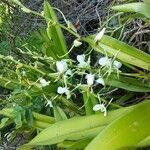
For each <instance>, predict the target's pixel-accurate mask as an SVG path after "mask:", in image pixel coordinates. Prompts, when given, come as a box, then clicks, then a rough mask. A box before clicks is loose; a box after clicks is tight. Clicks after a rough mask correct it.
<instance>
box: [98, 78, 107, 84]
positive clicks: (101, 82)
mask: <svg viewBox="0 0 150 150" xmlns="http://www.w3.org/2000/svg"><path fill="white" fill-rule="evenodd" d="M96 83H99V84H102V85H105V82H104V79H103V78H99V79H97V80H96Z"/></svg>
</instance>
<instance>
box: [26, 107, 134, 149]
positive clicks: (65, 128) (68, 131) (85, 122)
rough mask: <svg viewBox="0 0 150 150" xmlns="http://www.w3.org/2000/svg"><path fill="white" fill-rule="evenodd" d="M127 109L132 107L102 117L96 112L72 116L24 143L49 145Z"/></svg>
mask: <svg viewBox="0 0 150 150" xmlns="http://www.w3.org/2000/svg"><path fill="white" fill-rule="evenodd" d="M128 109H132V107H129V108H123V109H118V110H115V111H112V112H110V113H108V116H107V117H104V115H103V114H97V115H90V116H84V117H74V118H71V119H67V120H64V121H59V122H56V123H55V124H53V125H51V126H50V127H49V128H47V129H45V130H43V131H42V132H41V133H39V134H38V135H37V136H36V137H35V138H34V139H33V140H31V141H30V142H29V143H28V144H26V145H31V146H35V145H51V144H56V143H59V142H62V141H64V140H66V139H68V138H69V137H71V136H72V135H73V134H75V133H77V132H78V133H79V134H80V132H81V131H86V130H89V129H93V128H95V127H100V126H104V125H107V124H108V123H110V122H111V121H113V120H114V119H116V118H118V117H119V116H120V115H121V114H122V113H123V112H125V111H127V110H128ZM79 134H78V137H79ZM47 135H48V136H47Z"/></svg>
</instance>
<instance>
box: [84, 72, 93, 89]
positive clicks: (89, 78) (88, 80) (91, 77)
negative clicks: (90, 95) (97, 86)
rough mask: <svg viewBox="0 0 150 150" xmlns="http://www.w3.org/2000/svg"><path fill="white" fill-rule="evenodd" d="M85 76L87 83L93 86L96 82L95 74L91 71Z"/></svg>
mask: <svg viewBox="0 0 150 150" xmlns="http://www.w3.org/2000/svg"><path fill="white" fill-rule="evenodd" d="M85 78H86V79H87V85H89V86H92V85H93V83H94V78H95V75H94V74H91V73H90V74H87V75H86V76H85Z"/></svg>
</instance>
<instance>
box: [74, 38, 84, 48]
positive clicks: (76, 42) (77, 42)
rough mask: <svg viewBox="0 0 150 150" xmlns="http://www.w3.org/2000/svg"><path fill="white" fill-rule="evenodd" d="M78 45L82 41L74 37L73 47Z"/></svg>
mask: <svg viewBox="0 0 150 150" xmlns="http://www.w3.org/2000/svg"><path fill="white" fill-rule="evenodd" d="M80 45H82V42H80V41H79V40H77V39H75V40H74V41H73V46H74V47H79V46H80Z"/></svg>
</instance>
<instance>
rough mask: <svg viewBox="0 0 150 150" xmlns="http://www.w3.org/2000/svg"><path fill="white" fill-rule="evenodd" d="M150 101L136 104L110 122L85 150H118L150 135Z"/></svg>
mask: <svg viewBox="0 0 150 150" xmlns="http://www.w3.org/2000/svg"><path fill="white" fill-rule="evenodd" d="M149 108H150V101H149V100H147V101H145V102H143V103H140V104H137V105H135V107H132V108H131V109H130V110H127V111H126V112H123V113H122V115H121V116H120V117H118V118H116V119H115V120H114V121H113V122H112V123H110V124H109V125H108V126H107V127H106V128H105V129H104V130H102V132H100V133H99V135H97V137H96V138H94V139H93V140H92V142H91V143H90V144H89V145H88V146H87V147H86V148H85V150H91V149H92V150H97V149H102V150H108V149H111V150H116V149H120V148H122V147H132V146H136V145H137V144H138V143H140V142H141V141H142V140H143V139H145V138H146V137H147V136H149V135H150V130H149V127H150V115H149V114H150V109H149Z"/></svg>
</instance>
